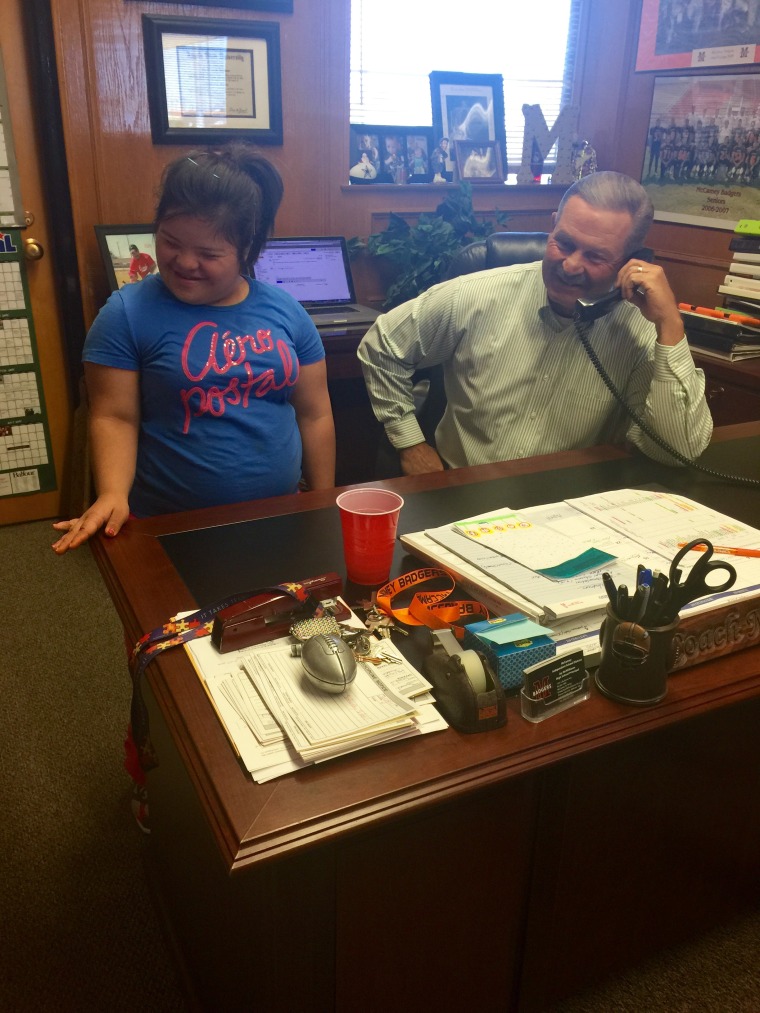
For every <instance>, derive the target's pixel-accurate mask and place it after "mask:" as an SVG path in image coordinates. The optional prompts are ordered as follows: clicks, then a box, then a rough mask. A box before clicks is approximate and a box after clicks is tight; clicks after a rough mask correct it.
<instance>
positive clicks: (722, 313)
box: [678, 302, 760, 327]
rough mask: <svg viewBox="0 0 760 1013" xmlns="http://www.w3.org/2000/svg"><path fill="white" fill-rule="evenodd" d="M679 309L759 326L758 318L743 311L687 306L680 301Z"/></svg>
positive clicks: (749, 325) (736, 322)
mask: <svg viewBox="0 0 760 1013" xmlns="http://www.w3.org/2000/svg"><path fill="white" fill-rule="evenodd" d="M678 308H679V310H686V312H687V313H698V314H699V315H700V316H703V317H715V318H716V319H718V320H731V321H733V322H734V323H735V324H746V325H747V327H760V319H758V318H757V317H748V316H745V315H744V314H743V313H729V312H728V311H727V310H711V309H710V308H709V307H708V306H689V304H688V303H685V302H680V303H679V304H678Z"/></svg>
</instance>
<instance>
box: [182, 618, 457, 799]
mask: <svg viewBox="0 0 760 1013" xmlns="http://www.w3.org/2000/svg"><path fill="white" fill-rule="evenodd" d="M291 643H292V640H291V639H290V638H289V637H282V638H280V639H279V640H273V641H270V642H269V643H267V644H262V645H259V646H258V647H253V648H248V649H247V651H231V652H229V653H227V654H220V653H219V652H218V651H217V649H216V648H215V647H214V645H213V644H212V642H211V640H210V639H209V638H206V637H202V638H198V639H196V640H192V641H189V642H188V643H187V644H185V649H186V651H187V653H188V655H189V657H190V660H191V662H192V664H193V667H194V668H195V669H196V672H197V673H198V676H199V677H200V679H201V681H202V683H203V684H204V687H205V689H206V691H207V693H208V695H209V697H210V699H211V702H212V704H213V706H214V708H215V710H216V712H217V715H218V717H219V719H220V721H221V722H222V725H223V726H224V728H225V731H226V733H227V736H228V737H229V739H230V741H231V742H232V745H233V747H234V748H235V751H236V752H237V753H238V755H239V756H240V759H241V762H242V763H243V764H244V766H245V768H246V769H247V770H248V771H249V773H250V774H251V776H252V778H253V779H254V781H256V782H257V783H258V784H262V783H264V782H266V781H270V780H272V779H274V778H277V777H281V776H283V775H284V774H289V773H291V772H292V771H294V770H299V769H301V768H303V767H306V766H309V765H310V764H311V763H313V762H317V761H320V760H326V759H332V758H333V757H334V756H342V755H344V754H346V753H349V752H355V751H357V750H359V749H364V748H366V747H367V746H371V745H378V744H380V743H381V742H389V741H391V740H392V739H396V738H408V737H412V736H417V735H422V734H427V733H429V732H435V731H442V730H444V729H446V728H448V723H447V722H446V721H445V720H444V718H442V717H441V715H440V713H439V712H438V710H437V709H436V708H435V706H434V703H435V701H434V700H433V697H432V695H431V694H430V692H429V690H430V689H431V688H432V687H431V685H430V683H429V682H428V681H427V679H425V678H424V676H422V675H421V674H420V673H419V672H417V670H416V669H415V668H413V667H412V666H411V665H410V664H409V662H408V661H406V659H405V658H404V657H403V655H401V653H400V652H399V650H398V648H397V647H396V646H395V644H392V643H390V641H388V640H377V639H376V638H375V640H374V643H373V648H374V652H375V653H376V654H381V655H383V656H384V657H387V658H391V659H393V660H392V661H390V662H388V661H384V662H383V663H382V664H381V665H378V666H373V665H370V664H368V663H367V664H362V665H360V668H362V669H364V670H365V674H366V672H369V673H370V674H369V676H368V678H369V679H370V682H371V683H372V685H373V686H374V687H375V690H376V691H377V692H382V693H383V694H384V695H387V694H392V695H393V696H394V697H396V696H401V697H402V698H403V699H404V703H403V709H404V710H405V711H410V717H411V720H408V719H407V718H406V717H404V718H403V719H402V721H401V722H399V727H398V728H393V727H389V728H387V729H386V730H385V731H379V730H376V731H373V732H372V733H371V734H369V735H365V734H361V733H358V734H357V735H356V736H355V737H354V738H353V739H351V738H350V737H347V739H346V741H345V742H344V743H343V744H342V745H341V746H339V747H338V746H328V747H319V748H316V749H312V750H307V752H308V757H307V756H300V755H299V754H298V752H297V751H296V749H295V747H294V746H293V744H292V742H291V741H290V739H289V738H288V736H287V735H286V734H285V733H284V732H283V729H282V728H281V727H280V725H279V724H278V723H277V721H275V719H274V717H273V716H272V712H271V711H270V710H269V708H268V707H267V705H266V704H265V703H264V701H263V699H262V697H261V695H260V694H259V692H258V690H257V689H256V687H255V685H254V683H253V681H252V679H251V678H250V676H249V675H248V673H247V672H246V670H245V668H244V666H243V655H244V654H246V653H253V654H255V655H266V654H268V653H269V652H271V651H274V652H280V653H282V651H283V650H284V651H285V652H286V653H287V654H288V655H289V652H290V645H291ZM290 660H291V661H292V663H293V665H292V672H291V679H292V681H294V682H297V683H299V684H300V683H304V684H305V685H306V686H308V687H309V688H310V689H311V688H312V687H311V684H310V683H308V682H307V681H306V680H305V679H303V676H302V669H301V662H300V660H299V659H298V658H291V659H290ZM381 669H382V670H383V676H382V677H379V676H378V675H377V674H376V673H377V672H379V671H380V670H381ZM389 687H390V688H389ZM314 692H315V693H316V692H318V691H316V690H315V691H314ZM319 695H320V696H323V697H324V699H325V701H326V703H329V702H330V700H333V701H334V700H336V698H337V697H336V695H330V694H319ZM406 696H414V701H413V702H412V701H411V700H410V699H406ZM254 729H257V731H255V730H254ZM258 734H261V735H262V736H263V737H264V738H266V742H263V741H261V740H260V739H259V738H257V735H258Z"/></svg>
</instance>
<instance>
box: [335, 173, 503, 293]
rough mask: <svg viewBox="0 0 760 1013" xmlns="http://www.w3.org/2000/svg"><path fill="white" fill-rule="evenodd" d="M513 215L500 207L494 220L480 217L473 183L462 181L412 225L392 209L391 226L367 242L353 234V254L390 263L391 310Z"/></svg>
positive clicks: (432, 281) (441, 276)
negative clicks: (456, 254) (473, 196)
mask: <svg viewBox="0 0 760 1013" xmlns="http://www.w3.org/2000/svg"><path fill="white" fill-rule="evenodd" d="M508 217H509V216H508V215H507V214H506V213H505V212H503V211H499V212H497V213H496V216H495V219H494V220H493V221H485V220H478V219H477V218H476V217H475V213H474V211H473V208H472V186H471V185H470V184H469V183H465V182H462V183H460V184H459V189H458V190H456V191H453V192H452V193H450V194H448V195H447V196H446V198H445V199H444V200H443V201H441V203H440V204H439V205H438V207H437V208H436V209H435V211H432V212H428V211H423V212H422V214H420V215H419V217H418V218H417V221H416V222H415V223H414V224H413V225H410V224H409V222H407V221H405V219H404V218H402V217H401V215H398V214H396V213H395V212H391V215H390V221H389V223H388V227H387V228H386V229H384V230H383V231H382V232H376V233H373V234H372V235H371V236H369V237H368V239H367V241H366V242H363V241H362V240H361V239H357V238H354V239H351V240H350V241H349V251H350V253H351V256H352V257H353V256H356V255H357V254H358V253H359V252H360V251H366V252H367V253H369V254H370V255H371V256H374V257H383V258H385V260H386V261H388V262H389V263H390V265H391V269H392V280H391V282H390V284H389V285H388V288H387V291H386V298H385V303H384V304H383V308H384V309H386V310H389V309H392V308H393V307H394V306H399V305H400V304H401V303H403V302H406V301H407V300H408V299H413V298H414V297H415V296H417V295H419V294H420V293H421V292H424V291H425V290H426V289H428V288H430V286H431V285H435V284H436V283H437V282H439V281H443V279H444V277H445V275H446V271H447V269H448V266H449V264H450V263H451V259H452V257H453V256H454V254H455V253H457V252H458V251H459V250H461V249H462V247H464V246H467V245H468V244H469V243H474V242H475V241H476V240H478V239H485V238H486V236H488V235H490V234H491V233H492V232H494V231H495V230H496V229H497V228H500V227H502V226H503V225H504V224H505V222H506V221H507V219H508Z"/></svg>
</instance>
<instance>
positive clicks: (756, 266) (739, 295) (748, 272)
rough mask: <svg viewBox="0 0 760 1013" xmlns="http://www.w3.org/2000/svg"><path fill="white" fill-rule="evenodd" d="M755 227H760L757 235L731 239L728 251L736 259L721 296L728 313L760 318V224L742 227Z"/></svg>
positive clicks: (742, 235)
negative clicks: (746, 314)
mask: <svg viewBox="0 0 760 1013" xmlns="http://www.w3.org/2000/svg"><path fill="white" fill-rule="evenodd" d="M752 224H754V225H756V226H757V234H756V235H752V234H750V233H748V232H742V233H741V234H739V233H738V232H737V233H735V234H734V236H733V237H732V238H731V241H730V243H729V244H728V248H729V250H730V251H731V253H732V254H733V257H732V259H731V263H730V264H729V265H728V274H727V275H726V276H725V278H724V279H723V284H722V285H719V286H718V292H720V294H721V295H722V296H723V297H724V298H723V303H724V306H725V307H726V308H727V309H730V310H734V311H736V312H738V313H748V314H749V315H751V316H754V317H760V222H754V223H750V222H747V221H745V222H741V223H740V225H744V227H745V228H749V226H750V225H752Z"/></svg>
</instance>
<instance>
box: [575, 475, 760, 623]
mask: <svg viewBox="0 0 760 1013" xmlns="http://www.w3.org/2000/svg"><path fill="white" fill-rule="evenodd" d="M568 503H569V504H570V505H571V506H573V507H574V508H575V509H576V510H579V511H581V512H582V513H583V514H585V515H586V516H588V517H589V518H592V519H594V520H595V521H597V522H601V523H603V524H606V525H607V526H608V527H610V528H614V529H615V530H616V531H620V532H621V533H623V534H624V535H626V536H627V537H628V538H630V539H631V540H632V541H638V542H639V544H640V545H642V546H643V547H644V548H645V549H646V550H647V552H648V555H646V556H645V555H644V553H642V559H641V562H642V563H644V565H645V566H648V567H649V568H650V569H655V568H659V569H661V570H662V571H663V573H665V574H666V575H667V573H668V570H669V568H670V562H671V560H672V559H673V557H674V556H675V555H676V553H677V552H678V551H679V549H678V543H679V542H691V541H693V539H695V538H708V539H709V540H710V541H711V542H712V543H713V544H714V545H731V546H736V547H737V548H753V549H756V548H760V531H759V530H758V529H757V528H752V527H750V526H749V525H748V524H744V523H743V522H742V521H737V520H735V519H734V518H733V517H728V516H727V515H726V514H722V513H719V512H718V511H717V510H712V509H710V507H706V506H702V504H701V503H696V502H694V500H690V499H687V498H686V497H685V496H678V495H675V494H673V493H662V492H653V491H648V490H642V489H619V490H617V491H615V492H608V493H597V494H596V495H594V496H582V497H580V498H578V499H572V500H568ZM655 554H656V555H655ZM690 556H693V557H694V558H693V560H692V561H691V562H690V560H689V557H690ZM658 557H659V558H662V557H664V558H665V563H664V564H662V563H657V564H655V563H652V562H650V561H649V560H651V559H655V558H658ZM698 559H699V554H698V553H697V552H694V553H691V552H689V553H687V554H686V556H685V557H684V559H683V561H682V564H681V569H682V571H683V573H684V574H685V573H687V572H688V570H689V569H690V567H691V566H692V565H693V564H694V563H695V562H696V561H697V560H698ZM715 559H722V560H724V561H725V562H727V563H730V564H731V566H733V567H734V569H735V570H736V584H735V585H734V587H733V588H731V590H729V591H726V592H724V593H723V594H722V595H711V596H710V597H709V598H700V599H698V601H697V602H695V603H694V606H701V605H703V604H704V603H705V602H707V603H713V604H714V602H715V601H716V600H717V599H719V598H721V597H725V596H731V597H736V595H737V593H738V592H739V591H741V590H742V589H746V590H747V591H750V590H756V589H757V588H758V587H760V559H752V558H749V557H746V556H718V555H717V554H716V555H715V556H713V560H715ZM682 611H683V610H682Z"/></svg>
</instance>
